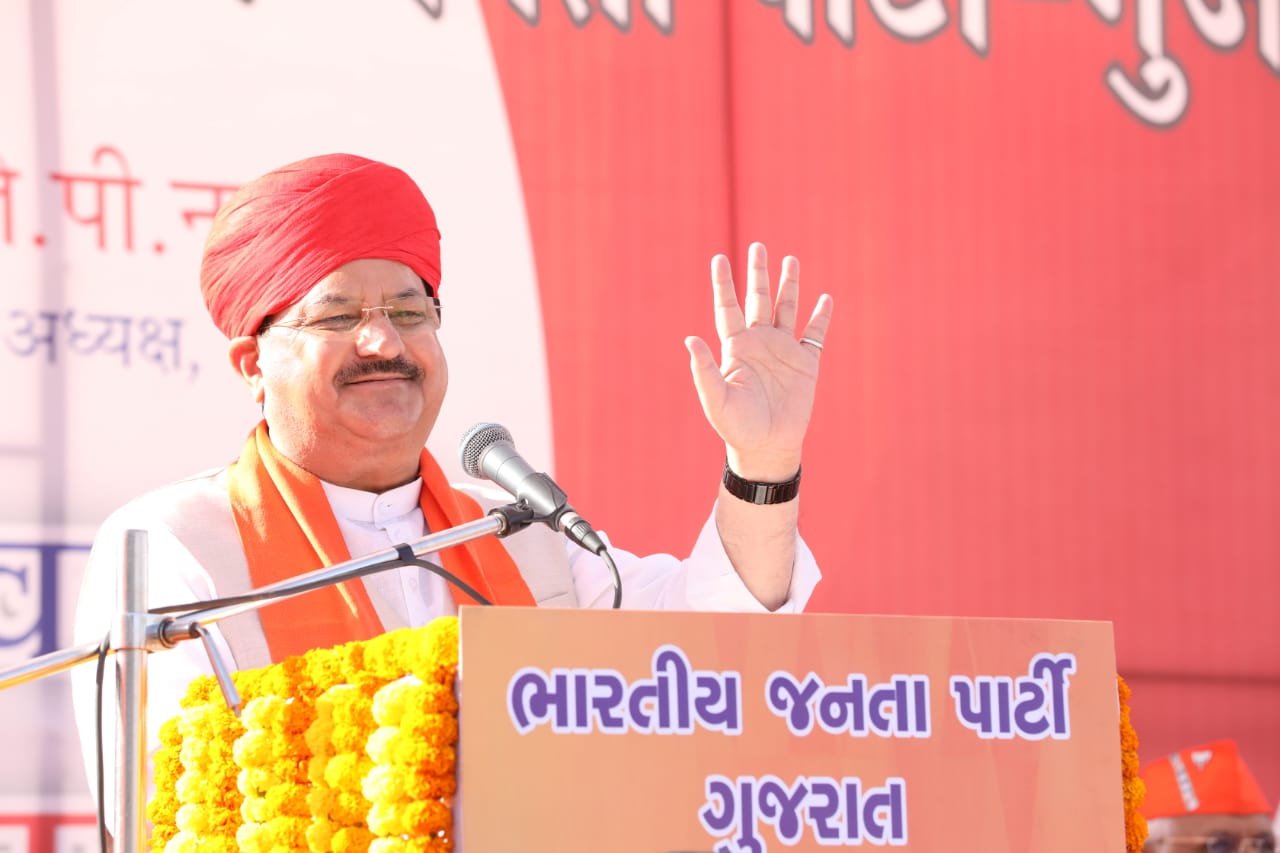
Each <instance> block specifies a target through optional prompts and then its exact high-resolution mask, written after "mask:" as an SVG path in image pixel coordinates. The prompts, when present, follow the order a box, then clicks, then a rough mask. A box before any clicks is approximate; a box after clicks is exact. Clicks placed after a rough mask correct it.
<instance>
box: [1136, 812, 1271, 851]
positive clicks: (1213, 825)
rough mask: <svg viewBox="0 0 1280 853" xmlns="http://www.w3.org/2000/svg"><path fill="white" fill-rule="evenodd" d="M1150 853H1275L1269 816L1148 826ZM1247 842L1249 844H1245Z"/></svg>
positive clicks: (1186, 819) (1170, 820) (1161, 821)
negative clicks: (1245, 852) (1244, 852)
mask: <svg viewBox="0 0 1280 853" xmlns="http://www.w3.org/2000/svg"><path fill="white" fill-rule="evenodd" d="M1148 829H1149V830H1150V835H1149V837H1148V840H1147V844H1146V846H1145V847H1144V848H1143V850H1144V851H1149V853H1193V851H1194V853H1237V851H1248V853H1273V851H1274V850H1275V836H1274V835H1273V834H1272V832H1271V819H1270V817H1269V816H1268V815H1262V814H1257V815H1183V816H1181V817H1162V818H1155V819H1153V820H1151V821H1149V822H1148ZM1246 842H1248V843H1246Z"/></svg>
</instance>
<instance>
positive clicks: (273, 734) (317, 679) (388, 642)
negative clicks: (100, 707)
mask: <svg viewBox="0 0 1280 853" xmlns="http://www.w3.org/2000/svg"><path fill="white" fill-rule="evenodd" d="M457 621H458V620H457V619H456V618H455V617H448V618H442V619H436V620H434V621H433V622H432V623H431V624H430V625H428V626H426V627H425V628H419V629H412V630H404V631H394V632H391V633H388V634H384V635H382V636H380V637H377V638H375V639H373V640H369V641H367V642H361V643H347V644H345V645H342V646H338V647H336V648H332V649H316V650H314V651H312V652H308V653H307V654H305V655H299V656H296V657H291V658H288V659H286V660H284V661H282V662H280V663H279V664H274V665H272V666H269V667H264V668H263V669H258V670H248V671H243V672H237V673H235V674H234V676H233V678H234V680H235V683H236V687H237V689H238V690H239V691H240V695H241V698H242V700H243V702H244V703H245V705H244V715H243V719H239V720H238V719H236V718H235V717H234V716H233V715H232V714H231V712H230V711H229V710H227V708H226V706H225V704H224V702H223V699H222V695H221V692H220V691H219V689H218V686H217V683H216V682H215V681H214V680H213V679H212V678H210V677H201V678H198V679H196V680H195V681H193V682H192V683H191V684H190V685H189V687H188V689H187V694H186V696H185V697H184V698H183V699H182V701H181V703H180V704H181V707H182V709H183V710H182V713H181V714H179V715H178V716H177V717H175V718H174V719H173V720H171V721H168V722H166V723H165V725H164V726H163V727H162V728H161V749H160V750H159V751H158V752H157V753H156V756H155V761H154V765H155V780H156V790H157V793H156V796H155V797H154V798H153V800H152V801H151V803H149V804H148V818H149V819H150V820H151V821H152V823H153V826H154V829H153V832H152V837H151V850H152V851H153V853H160V851H164V853H205V851H214V853H220V851H227V853H231V851H263V853H268V851H270V853H274V851H277V850H311V851H316V853H330V851H333V853H365V851H369V850H380V851H382V853H390V851H416V850H424V851H427V850H430V851H437V850H450V849H452V847H453V842H452V839H451V838H450V837H449V835H450V833H451V831H452V823H453V816H452V810H451V803H450V798H451V797H452V796H453V795H454V793H455V792H456V790H457V783H456V781H455V779H454V744H456V742H457V738H458V727H457V710H458V706H457V701H456V700H455V699H454V696H453V680H454V676H455V675H456V672H457V666H458V624H457ZM406 674H408V677H411V678H412V680H413V682H414V684H413V686H414V688H415V690H411V691H409V692H407V693H406V692H401V693H399V694H397V695H398V699H397V700H396V701H397V702H398V703H399V704H398V705H397V706H396V709H395V714H394V718H395V720H396V721H397V722H401V721H403V724H404V727H405V728H404V731H403V733H402V732H401V731H400V730H399V729H398V728H397V730H396V732H395V733H394V734H395V737H394V738H393V739H392V740H391V741H390V743H389V746H390V747H391V750H390V752H389V753H388V754H387V756H386V757H387V759H388V761H389V762H394V763H388V764H386V765H384V766H383V767H381V768H379V767H378V766H377V765H376V764H375V762H374V760H373V759H372V758H371V757H370V755H369V753H368V746H369V742H370V739H371V737H372V736H373V735H374V733H375V732H376V731H378V730H379V725H380V724H378V723H377V722H375V719H374V706H375V704H376V703H377V701H378V700H377V697H378V693H379V691H380V690H381V689H382V688H384V687H385V686H386V685H388V684H390V683H392V682H396V681H398V680H401V679H402V678H404V677H406ZM414 703H420V704H414ZM382 704H384V705H385V704H386V699H385V697H384V699H383V700H382ZM387 719H391V718H390V717H388V718H387ZM416 737H421V738H423V740H422V741H421V742H419V743H416V744H415V743H411V742H409V741H408V738H416ZM371 780H372V781H373V785H372V787H370V781H371ZM366 790H369V791H374V792H377V793H378V794H379V796H381V797H382V808H383V810H384V811H386V810H388V809H390V810H391V812H392V814H390V816H389V817H388V818H387V819H386V820H384V823H386V824H387V826H388V827H390V828H392V829H394V830H395V831H394V833H391V834H384V835H385V837H383V838H378V837H377V834H375V832H374V831H373V829H372V827H371V826H370V823H369V819H370V817H369V816H370V811H371V810H372V808H373V806H374V803H373V802H372V801H371V799H370V798H369V797H367V795H366ZM410 833H412V834H413V836H414V837H410Z"/></svg>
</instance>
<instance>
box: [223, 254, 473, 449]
mask: <svg viewBox="0 0 1280 853" xmlns="http://www.w3.org/2000/svg"><path fill="white" fill-rule="evenodd" d="M376 306H390V308H389V309H388V310H366V309H374V308H375V307H376ZM424 309H425V310H426V312H428V314H427V316H426V317H425V318H419V317H416V316H415V315H414V312H416V311H422V310H424ZM420 319H421V322H419V320H420ZM438 328H439V319H438V315H437V314H436V311H435V308H434V306H433V305H432V302H431V300H430V299H428V298H426V290H425V288H424V286H423V284H422V281H421V280H420V279H419V278H418V276H417V274H415V273H414V272H413V271H412V270H411V269H410V268H409V267H408V266H406V265H404V264H402V263H399V262H397V261H388V260H381V259H363V260H358V261H352V262H351V263H348V264H345V265H343V266H342V267H339V268H338V269H337V270H335V271H334V272H332V273H330V274H329V275H327V276H325V277H324V278H323V279H321V280H320V281H319V282H318V283H317V284H316V285H315V287H313V288H311V290H310V291H309V292H308V293H307V295H306V296H304V297H303V298H302V299H301V300H300V301H299V302H298V303H296V304H294V305H292V306H290V307H289V308H288V309H286V310H285V311H282V312H280V313H279V314H277V315H276V316H274V317H272V318H271V319H270V325H269V326H268V327H267V328H266V330H265V331H263V332H262V333H261V334H260V335H259V336H258V353H257V363H256V374H257V375H256V376H253V375H250V374H252V373H253V372H254V371H250V374H246V378H248V379H249V381H250V384H251V385H252V386H253V387H254V390H255V394H256V396H257V398H258V400H259V402H261V403H262V404H263V413H264V415H265V417H266V420H267V424H268V426H269V427H270V429H271V435H272V440H273V442H274V443H275V444H276V445H277V446H278V447H280V448H281V449H282V450H284V451H285V452H286V453H288V454H290V455H292V456H293V458H294V459H295V461H300V460H301V459H303V458H312V457H313V455H314V454H326V453H328V454H333V453H344V452H349V451H350V450H351V448H353V447H361V446H367V445H368V444H370V443H374V444H375V445H376V444H379V443H382V442H388V441H398V442H404V441H406V440H407V441H408V442H410V443H412V444H413V445H415V446H417V447H421V446H422V445H423V444H425V443H426V439H427V435H428V434H429V433H430V432H431V427H432V426H433V425H434V424H435V420H436V416H437V415H438V414H439V412H440V404H441V402H442V401H443V399H444V393H445V388H446V386H447V385H448V370H447V367H446V365H445V359H444V353H443V351H442V350H441V348H440V342H439V340H438V338H437V335H436V332H437V330H438ZM291 451H292V452H291Z"/></svg>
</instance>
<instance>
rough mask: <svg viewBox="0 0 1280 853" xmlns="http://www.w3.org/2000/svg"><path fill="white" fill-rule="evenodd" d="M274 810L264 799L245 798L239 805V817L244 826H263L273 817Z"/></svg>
mask: <svg viewBox="0 0 1280 853" xmlns="http://www.w3.org/2000/svg"><path fill="white" fill-rule="evenodd" d="M275 814H276V812H275V809H273V808H272V807H271V804H270V803H269V802H268V801H267V798H266V797H245V798H244V802H242V803H241V804H240V815H241V817H243V818H244V822H245V823H246V824H255V825H257V824H263V823H266V822H267V821H268V820H270V819H271V818H272V817H274V816H275Z"/></svg>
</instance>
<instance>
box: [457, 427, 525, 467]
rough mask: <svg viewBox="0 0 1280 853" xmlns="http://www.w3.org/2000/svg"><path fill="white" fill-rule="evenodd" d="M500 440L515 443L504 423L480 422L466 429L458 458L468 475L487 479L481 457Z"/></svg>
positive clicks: (459, 446) (459, 444) (460, 443)
mask: <svg viewBox="0 0 1280 853" xmlns="http://www.w3.org/2000/svg"><path fill="white" fill-rule="evenodd" d="M500 441H505V442H507V443H508V444H514V443H515V442H513V441H512V440H511V433H510V432H509V431H508V430H507V428H506V427H504V426H503V425H502V424H488V423H480V424H476V425H475V426H473V427H472V428H471V429H469V430H467V431H466V434H464V435H463V436H462V440H461V441H459V442H458V460H459V461H460V462H461V463H462V470H463V471H466V472H467V475H468V476H471V477H477V478H479V479H486V477H485V475H484V474H483V473H482V472H481V470H480V457H482V456H484V452H485V451H486V450H488V449H489V448H490V447H492V446H493V445H495V444H497V443H498V442H500Z"/></svg>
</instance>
